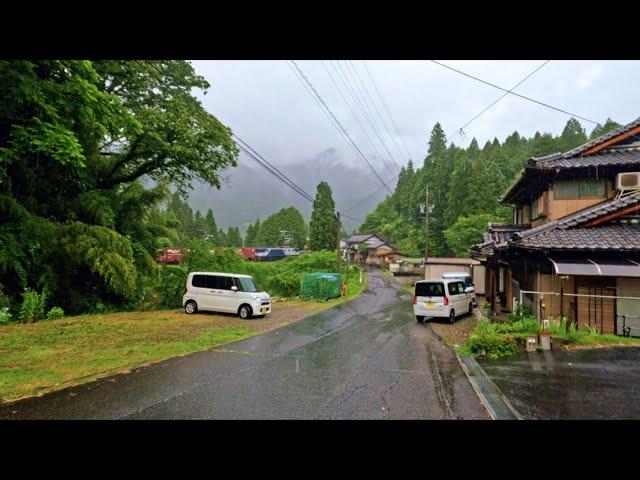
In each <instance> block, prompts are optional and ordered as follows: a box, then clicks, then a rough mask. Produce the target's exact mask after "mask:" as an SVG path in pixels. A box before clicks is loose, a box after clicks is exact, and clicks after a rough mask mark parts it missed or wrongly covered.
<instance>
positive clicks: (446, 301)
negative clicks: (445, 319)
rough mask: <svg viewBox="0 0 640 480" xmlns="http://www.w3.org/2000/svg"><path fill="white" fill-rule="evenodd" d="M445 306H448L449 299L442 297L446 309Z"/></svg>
mask: <svg viewBox="0 0 640 480" xmlns="http://www.w3.org/2000/svg"><path fill="white" fill-rule="evenodd" d="M447 305H449V299H448V298H447V297H444V306H445V307H446V306H447Z"/></svg>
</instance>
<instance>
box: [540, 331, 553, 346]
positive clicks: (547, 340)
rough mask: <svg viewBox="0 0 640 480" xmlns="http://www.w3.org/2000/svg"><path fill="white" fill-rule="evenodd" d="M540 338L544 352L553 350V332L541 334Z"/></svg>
mask: <svg viewBox="0 0 640 480" xmlns="http://www.w3.org/2000/svg"><path fill="white" fill-rule="evenodd" d="M539 337H540V346H541V347H542V350H551V332H544V331H543V332H540V334H539Z"/></svg>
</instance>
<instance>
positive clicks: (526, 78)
mask: <svg viewBox="0 0 640 480" xmlns="http://www.w3.org/2000/svg"><path fill="white" fill-rule="evenodd" d="M547 63H549V60H547V61H545V62H544V63H543V64H542V65H540V66H539V67H538V68H536V69H535V70H534V71H533V72H531V73H530V74H529V75H527V76H526V77H524V78H523V79H522V80H520V81H519V82H518V83H516V84H515V85H514V86H513V87H512V88H511V89H510V90H509V91H508V92H506V93H503V94H502V95H501V96H500V97H499V98H498V99H496V100H495V101H494V102H493V103H492V104H491V105H489V106H488V107H487V108H485V109H484V110H482V111H481V112H480V113H478V114H477V115H476V116H475V117H473V118H472V119H471V120H469V121H468V122H467V123H465V124H464V125H463V126H461V127H460V128H459V129H457V130H456V133H455V134H462V133H463V130H464V128H465V127H466V126H468V125H469V124H470V123H471V122H473V121H474V120H476V119H477V118H478V117H480V116H481V115H482V114H484V113H485V112H486V111H487V110H489V109H490V108H491V107H493V106H494V105H495V104H496V103H498V102H499V101H500V100H502V99H503V98H504V97H506V96H507V95H509V94H510V93H512V92H513V90H515V89H516V88H518V87H519V86H520V85H522V84H523V83H524V82H525V81H526V80H528V79H529V77H531V76H532V75H533V74H534V73H536V72H537V71H538V70H540V69H541V68H542V67H544V66H545V65H546V64H547ZM455 134H454V135H455Z"/></svg>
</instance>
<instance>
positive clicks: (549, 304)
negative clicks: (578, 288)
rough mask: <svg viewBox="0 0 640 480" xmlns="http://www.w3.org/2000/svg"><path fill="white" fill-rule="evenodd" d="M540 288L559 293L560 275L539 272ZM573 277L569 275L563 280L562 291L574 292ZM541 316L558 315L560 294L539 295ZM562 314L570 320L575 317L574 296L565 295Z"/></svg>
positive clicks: (543, 290) (544, 290)
mask: <svg viewBox="0 0 640 480" xmlns="http://www.w3.org/2000/svg"><path fill="white" fill-rule="evenodd" d="M539 285H540V288H539V290H540V291H542V292H555V293H558V294H559V293H560V277H559V276H558V275H550V274H540V284H539ZM574 289H575V279H574V277H572V276H569V278H568V279H566V280H564V292H565V293H574ZM541 298H542V306H541V312H540V314H541V318H550V317H559V316H560V296H559V295H541ZM563 304H564V305H563V315H564V316H565V317H567V318H568V319H570V320H573V319H574V317H575V309H576V297H568V296H565V297H564V299H563Z"/></svg>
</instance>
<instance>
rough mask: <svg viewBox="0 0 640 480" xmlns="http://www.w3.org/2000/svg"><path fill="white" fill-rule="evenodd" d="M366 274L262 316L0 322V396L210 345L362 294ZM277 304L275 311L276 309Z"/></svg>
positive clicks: (126, 315)
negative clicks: (331, 293)
mask: <svg viewBox="0 0 640 480" xmlns="http://www.w3.org/2000/svg"><path fill="white" fill-rule="evenodd" d="M366 284H367V276H366V274H364V273H363V274H362V283H360V282H359V274H350V275H349V278H348V282H347V285H346V288H347V294H346V295H345V296H344V297H340V298H335V299H332V300H328V301H316V300H302V299H296V298H293V299H289V300H287V301H284V302H278V303H276V304H275V305H274V313H272V314H271V315H270V316H267V317H266V318H265V319H255V320H250V321H247V320H241V319H240V318H238V317H234V316H230V315H226V316H221V315H209V314H202V315H193V316H190V315H186V314H184V313H183V312H182V311H181V310H161V311H152V312H120V313H111V314H92V315H80V316H77V317H63V318H60V319H56V320H47V321H41V322H37V323H28V324H20V323H13V324H9V325H2V326H0V398H1V399H3V400H14V399H17V398H21V397H25V396H29V395H35V394H39V393H43V392H49V391H53V390H59V389H61V388H65V387H68V386H72V385H77V384H80V383H85V382H88V381H91V380H95V379H97V378H100V377H104V376H107V375H111V374H115V373H120V372H126V371H128V370H130V369H132V368H135V367H138V366H141V365H144V364H148V363H151V362H157V361H160V360H165V359H167V358H171V357H175V356H180V355H185V354H188V353H192V352H197V351H202V350H207V349H210V348H213V347H215V346H218V345H222V344H225V343H229V342H235V341H238V340H242V339H245V338H248V337H251V336H253V335H257V334H260V333H263V332H266V331H268V330H271V329H273V328H277V327H279V326H282V325H285V324H287V323H290V322H291V321H295V320H298V319H300V318H303V317H305V316H307V315H309V314H311V313H315V312H317V311H320V310H324V309H326V308H330V307H333V306H335V305H338V304H340V303H343V302H345V301H347V300H350V299H352V298H354V297H356V296H357V295H359V294H360V293H361V292H362V290H364V288H365V286H366ZM278 310H279V312H278Z"/></svg>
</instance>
